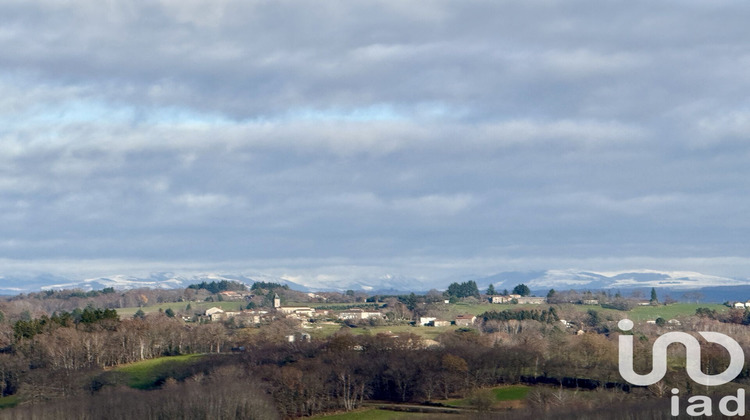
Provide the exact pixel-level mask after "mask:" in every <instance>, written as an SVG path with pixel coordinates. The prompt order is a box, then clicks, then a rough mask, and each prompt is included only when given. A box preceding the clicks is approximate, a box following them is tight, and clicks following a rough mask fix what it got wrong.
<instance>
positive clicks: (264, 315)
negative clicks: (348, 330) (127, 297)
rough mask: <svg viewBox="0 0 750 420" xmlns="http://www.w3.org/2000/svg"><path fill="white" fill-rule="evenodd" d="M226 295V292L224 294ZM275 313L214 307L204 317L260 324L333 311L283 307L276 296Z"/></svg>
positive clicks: (345, 315)
mask: <svg viewBox="0 0 750 420" xmlns="http://www.w3.org/2000/svg"><path fill="white" fill-rule="evenodd" d="M222 293H224V292H222ZM273 308H274V310H273V311H265V310H242V311H225V310H223V309H221V308H217V307H213V308H209V309H206V311H205V312H204V314H203V316H204V317H205V318H206V319H208V320H210V321H224V320H227V319H229V318H237V319H244V320H247V321H248V322H250V323H254V324H259V323H261V321H263V320H270V319H271V318H273V315H274V314H277V313H282V314H284V315H286V316H287V317H289V318H297V319H300V320H304V319H310V318H315V317H320V316H330V315H331V311H328V310H316V309H315V308H311V307H309V306H282V305H281V299H280V298H279V295H278V294H277V295H274V298H273ZM382 317H383V314H382V313H380V312H379V311H372V310H365V309H357V308H355V309H347V310H345V311H341V312H339V314H338V318H339V319H342V320H362V319H371V318H382Z"/></svg>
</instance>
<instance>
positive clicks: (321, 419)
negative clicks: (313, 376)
mask: <svg viewBox="0 0 750 420" xmlns="http://www.w3.org/2000/svg"><path fill="white" fill-rule="evenodd" d="M311 418H312V419H316V420H400V419H434V418H437V419H450V418H455V414H438V413H429V414H428V413H406V412H401V411H391V410H381V409H378V408H366V409H363V410H357V411H350V412H348V413H339V414H328V415H323V416H315V417H311Z"/></svg>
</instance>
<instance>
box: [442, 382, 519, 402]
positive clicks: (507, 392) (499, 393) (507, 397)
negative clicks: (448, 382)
mask: <svg viewBox="0 0 750 420" xmlns="http://www.w3.org/2000/svg"><path fill="white" fill-rule="evenodd" d="M529 391H531V387H529V386H526V385H508V386H500V387H497V388H492V395H494V396H495V402H502V401H517V400H523V399H525V398H526V394H528V393H529ZM445 404H446V405H449V406H455V407H469V406H471V398H461V399H458V400H448V401H446V402H445Z"/></svg>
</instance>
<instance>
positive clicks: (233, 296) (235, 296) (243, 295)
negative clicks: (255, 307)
mask: <svg viewBox="0 0 750 420" xmlns="http://www.w3.org/2000/svg"><path fill="white" fill-rule="evenodd" d="M253 296H254V295H253V294H252V293H248V292H235V291H233V290H225V291H223V292H219V297H220V298H221V300H246V299H252V298H253Z"/></svg>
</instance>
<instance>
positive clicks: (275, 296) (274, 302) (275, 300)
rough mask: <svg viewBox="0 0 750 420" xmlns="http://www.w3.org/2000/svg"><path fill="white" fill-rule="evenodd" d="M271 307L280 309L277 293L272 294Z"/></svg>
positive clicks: (279, 299)
mask: <svg viewBox="0 0 750 420" xmlns="http://www.w3.org/2000/svg"><path fill="white" fill-rule="evenodd" d="M273 307H274V308H280V307H281V298H280V297H279V294H278V293H274V294H273Z"/></svg>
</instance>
